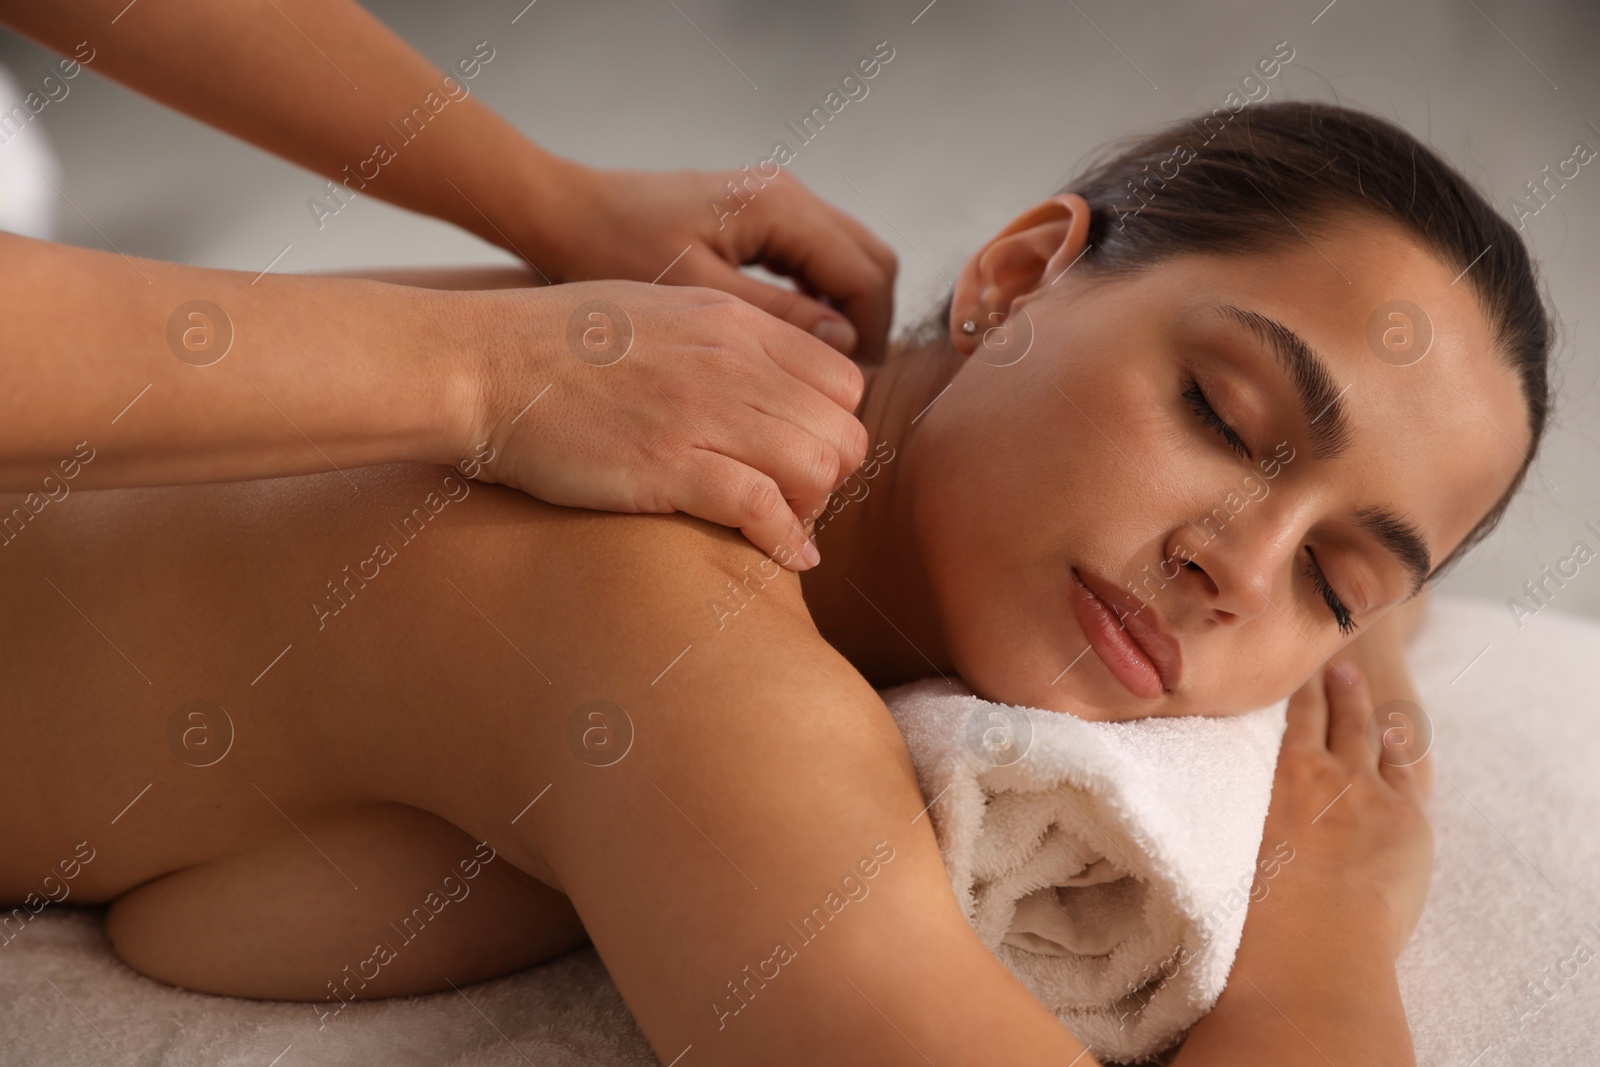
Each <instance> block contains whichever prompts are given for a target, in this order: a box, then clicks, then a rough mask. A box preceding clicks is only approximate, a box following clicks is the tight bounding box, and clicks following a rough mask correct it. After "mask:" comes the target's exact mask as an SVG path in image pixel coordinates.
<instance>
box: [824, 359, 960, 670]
mask: <svg viewBox="0 0 1600 1067" xmlns="http://www.w3.org/2000/svg"><path fill="white" fill-rule="evenodd" d="M961 358H962V357H961V356H960V355H959V354H958V353H957V352H956V351H955V349H954V348H952V347H951V345H950V342H949V340H948V339H946V338H942V337H941V338H937V339H935V340H933V341H930V342H925V343H922V344H918V345H915V346H913V347H904V348H899V349H896V350H894V351H891V352H890V354H889V356H888V357H887V358H886V359H885V360H884V362H883V364H882V365H879V366H873V367H867V368H864V369H865V371H866V375H867V382H866V390H865V392H864V393H863V395H862V400H861V408H860V412H859V416H860V418H861V422H862V424H863V425H864V426H866V428H867V433H868V439H869V440H870V441H871V444H870V445H869V446H868V450H867V462H866V463H865V464H864V465H863V467H862V469H861V470H858V471H857V472H856V473H855V474H853V475H851V477H850V478H849V479H847V480H846V481H845V483H844V484H843V485H842V486H841V487H840V489H839V491H837V492H835V493H834V495H833V497H832V498H830V500H829V502H828V510H825V511H824V512H823V514H822V516H820V517H819V518H818V520H817V526H818V533H817V546H818V548H819V549H820V550H821V552H822V563H821V565H820V566H817V567H814V568H813V569H811V570H809V571H806V572H804V573H803V575H802V576H801V588H802V590H803V591H804V594H805V599H806V606H807V607H808V608H809V609H810V610H811V616H812V619H813V620H814V621H815V622H816V624H817V629H818V630H819V631H820V632H821V634H822V636H823V637H824V638H825V639H827V641H828V642H829V643H830V644H832V645H833V646H834V647H835V648H836V649H838V650H839V652H840V653H841V654H842V655H843V656H844V657H845V658H846V659H848V660H849V661H850V663H851V664H852V665H853V666H854V667H855V668H856V669H857V670H859V671H861V673H862V674H863V675H865V676H866V678H867V680H868V681H869V682H871V683H872V684H873V685H876V686H885V685H892V684H897V683H899V682H904V681H910V680H913V679H916V678H925V677H929V676H931V675H934V674H943V675H953V674H954V670H953V668H952V666H951V664H950V662H949V658H948V655H947V653H946V651H945V644H944V634H943V631H942V628H941V626H940V624H939V614H938V612H937V610H936V605H935V603H934V600H933V594H932V589H931V586H930V584H929V582H928V580H927V561H926V560H924V559H923V558H922V555H921V552H920V549H919V541H918V538H917V537H916V536H915V511H914V509H913V507H912V505H913V496H914V494H913V486H914V484H915V477H916V476H915V471H916V431H917V423H918V420H919V418H920V417H921V415H922V413H923V412H924V411H926V410H927V408H928V407H929V406H930V405H931V404H933V403H934V402H935V401H936V400H937V398H938V397H939V396H940V395H941V392H942V391H943V390H944V388H945V387H946V386H947V385H948V384H949V382H950V379H951V377H952V376H953V375H954V374H955V371H956V370H957V368H958V367H959V366H960V360H961ZM891 449H892V450H893V451H891Z"/></svg>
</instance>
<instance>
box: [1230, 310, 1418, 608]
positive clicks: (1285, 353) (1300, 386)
mask: <svg viewBox="0 0 1600 1067" xmlns="http://www.w3.org/2000/svg"><path fill="white" fill-rule="evenodd" d="M1217 310H1218V311H1219V312H1221V313H1222V314H1223V315H1224V316H1226V317H1227V318H1230V319H1233V320H1234V321H1235V322H1238V323H1240V324H1241V325H1243V326H1244V327H1245V328H1247V329H1248V330H1250V332H1251V333H1254V334H1255V335H1256V336H1257V337H1259V338H1260V339H1261V340H1263V341H1265V342H1266V343H1267V344H1268V345H1269V346H1270V347H1271V348H1272V352H1273V355H1275V356H1276V357H1277V359H1278V363H1279V365H1281V366H1282V367H1283V369H1284V370H1285V371H1286V372H1287V373H1288V375H1289V381H1290V383H1291V384H1293V386H1294V389H1295V392H1296V394H1298V396H1299V398H1300V410H1301V411H1302V412H1303V413H1304V415H1305V418H1306V419H1307V420H1308V436H1309V437H1310V439H1311V454H1312V455H1313V456H1314V457H1316V458H1317V459H1335V458H1337V457H1338V456H1340V455H1342V454H1343V453H1344V451H1345V450H1346V449H1347V448H1348V447H1349V445H1350V420H1349V417H1348V413H1347V410H1346V408H1345V406H1344V401H1343V399H1342V398H1341V397H1342V394H1341V392H1340V391H1339V390H1337V389H1335V388H1334V379H1333V375H1332V374H1331V373H1330V372H1329V371H1328V364H1327V362H1326V361H1325V360H1323V359H1322V357H1321V356H1319V355H1317V353H1316V352H1315V351H1314V350H1313V349H1312V348H1311V346H1310V345H1308V344H1306V342H1305V339H1304V338H1303V337H1301V336H1300V335H1299V334H1297V333H1295V332H1294V331H1293V330H1291V329H1289V327H1287V326H1285V325H1284V324H1283V323H1281V322H1278V321H1277V320H1276V319H1269V318H1268V317H1267V316H1265V315H1262V314H1261V313H1259V312H1256V311H1250V310H1248V309H1246V308H1241V307H1237V306H1235V305H1233V304H1219V305H1218V306H1217ZM1356 524H1357V525H1358V526H1360V527H1361V528H1362V529H1363V530H1365V531H1366V532H1367V533H1368V534H1370V535H1371V536H1372V538H1373V539H1374V540H1376V541H1377V542H1378V544H1380V545H1382V546H1383V548H1384V550H1385V551H1386V552H1388V553H1389V554H1390V555H1392V556H1394V557H1395V558H1396V559H1397V560H1399V561H1400V565H1401V566H1402V567H1404V568H1405V571H1406V573H1407V574H1409V575H1410V576H1411V591H1410V593H1408V594H1407V597H1408V598H1409V597H1412V596H1415V595H1416V593H1417V591H1418V590H1419V589H1421V588H1422V586H1423V584H1424V583H1425V582H1426V581H1427V580H1428V575H1429V574H1431V573H1432V571H1433V556H1432V554H1431V553H1429V551H1428V542H1427V541H1426V540H1425V539H1424V538H1423V536H1422V532H1421V531H1420V530H1418V529H1417V527H1416V526H1415V525H1414V524H1412V523H1411V522H1409V521H1407V520H1406V519H1404V518H1402V517H1401V516H1399V515H1397V514H1395V513H1394V512H1392V511H1390V510H1389V509H1388V508H1383V507H1366V508H1362V509H1361V510H1360V511H1358V512H1356Z"/></svg>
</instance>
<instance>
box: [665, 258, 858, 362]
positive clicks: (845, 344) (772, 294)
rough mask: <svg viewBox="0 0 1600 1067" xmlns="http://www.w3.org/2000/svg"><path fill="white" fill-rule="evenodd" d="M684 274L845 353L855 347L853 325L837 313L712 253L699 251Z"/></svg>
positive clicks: (856, 345) (851, 351) (802, 294)
mask: <svg viewBox="0 0 1600 1067" xmlns="http://www.w3.org/2000/svg"><path fill="white" fill-rule="evenodd" d="M694 255H695V253H694V252H690V253H689V256H694ZM687 258H689V257H685V259H687ZM685 273H686V274H687V276H688V278H689V281H690V283H691V284H693V285H703V286H706V287H707V288H710V289H721V290H722V291H723V292H725V293H732V294H733V295H734V296H736V297H738V298H739V299H740V300H743V301H744V302H745V303H747V304H749V305H751V306H752V307H758V308H760V309H761V310H762V311H765V312H766V313H767V314H768V315H771V316H772V317H773V318H776V319H782V320H783V321H784V322H787V323H789V324H790V325H792V326H798V327H799V328H800V329H802V330H804V331H806V333H809V334H811V335H812V336H813V337H816V338H817V339H818V340H820V341H822V342H823V343H824V344H826V345H827V346H828V347H829V348H832V349H834V350H835V351H837V352H839V353H842V354H843V355H845V356H848V355H850V354H851V353H853V352H854V351H855V350H856V349H857V347H858V342H859V337H858V335H857V333H856V328H855V326H854V325H852V324H851V322H850V320H849V319H847V318H845V317H844V316H843V315H841V314H840V313H839V312H837V311H834V310H833V309H832V308H830V307H828V306H827V305H826V304H824V303H822V302H821V301H820V300H816V299H813V298H812V297H809V296H807V295H806V294H804V293H798V292H796V291H794V290H793V289H789V288H786V287H784V286H780V285H771V284H769V283H767V282H763V281H761V280H759V279H757V278H753V277H751V276H750V275H748V274H746V273H744V272H743V271H741V270H740V269H739V268H738V266H736V265H734V264H731V263H728V262H727V261H725V260H723V259H720V258H718V257H717V256H716V255H714V254H709V253H705V252H702V253H701V256H700V258H698V259H697V261H696V262H695V263H694V264H693V265H692V266H689V267H688V269H687V270H686V272H685Z"/></svg>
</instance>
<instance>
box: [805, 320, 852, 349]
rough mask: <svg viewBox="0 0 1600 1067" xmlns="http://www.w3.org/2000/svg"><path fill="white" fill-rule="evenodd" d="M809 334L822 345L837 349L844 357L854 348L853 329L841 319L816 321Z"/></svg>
mask: <svg viewBox="0 0 1600 1067" xmlns="http://www.w3.org/2000/svg"><path fill="white" fill-rule="evenodd" d="M811 332H812V333H814V334H816V336H817V339H818V340H819V341H821V342H822V343H823V344H825V345H828V346H829V347H830V348H837V349H838V350H839V351H841V352H843V353H845V354H846V355H849V354H850V352H851V350H853V349H854V348H855V346H856V331H855V328H854V327H853V326H851V325H850V324H849V323H848V322H845V321H844V320H843V319H818V320H817V324H816V325H815V326H813V327H811Z"/></svg>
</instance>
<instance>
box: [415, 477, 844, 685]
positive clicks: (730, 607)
mask: <svg viewBox="0 0 1600 1067" xmlns="http://www.w3.org/2000/svg"><path fill="white" fill-rule="evenodd" d="M418 487H420V483H419V486H418ZM469 492H470V494H471V496H472V497H473V498H475V499H472V500H470V501H467V503H469V505H471V506H468V507H465V508H462V509H461V511H462V514H461V517H460V519H459V520H458V521H457V523H455V524H454V527H455V530H456V536H455V538H454V539H455V540H456V542H457V547H458V548H459V549H460V550H462V551H466V550H468V549H469V548H470V551H471V552H472V553H473V554H474V555H475V556H477V557H478V558H480V559H483V558H498V559H500V560H501V561H503V563H504V568H503V572H504V573H505V574H507V575H508V576H512V577H513V578H514V580H516V581H518V582H519V583H523V584H524V588H526V589H528V590H529V591H530V592H531V591H534V590H537V592H538V595H539V596H540V598H541V599H542V600H544V601H545V602H546V603H547V604H551V605H558V604H559V605H562V608H561V610H562V611H563V612H564V613H565V615H566V620H565V625H568V626H570V627H573V628H575V629H586V628H589V627H595V626H599V627H606V628H610V629H611V630H612V631H613V632H615V633H616V634H617V636H618V638H619V639H620V638H622V637H624V636H631V637H634V638H636V639H637V640H639V641H645V642H648V641H649V640H650V637H649V635H650V633H651V632H652V631H654V632H667V633H674V634H682V635H684V640H685V642H690V641H693V640H694V639H695V637H694V635H702V636H704V637H709V636H710V635H713V634H722V633H724V632H726V631H728V630H730V629H733V628H735V627H739V628H741V629H744V630H748V631H750V635H751V636H752V637H754V636H756V634H757V633H758V632H765V631H768V630H769V629H770V630H771V631H772V632H773V635H774V636H776V635H778V634H781V635H782V638H783V639H784V640H785V641H787V642H790V643H791V645H794V644H795V643H797V642H798V643H799V644H800V645H802V646H803V645H806V644H809V643H811V642H815V644H816V646H817V648H818V649H819V650H826V651H828V652H832V648H831V646H829V645H828V643H827V642H826V641H825V640H824V639H823V638H822V637H821V635H820V634H818V633H817V630H816V627H815V625H814V624H813V623H812V620H811V614H810V611H809V610H808V609H807V607H806V604H805V599H804V597H803V596H802V594H801V588H800V580H799V576H798V575H797V574H795V573H794V572H792V571H789V570H785V569H784V568H782V567H780V566H779V565H778V564H777V563H776V562H775V561H774V560H773V559H772V558H771V557H770V556H768V555H766V554H765V553H763V552H762V551H761V550H760V549H758V548H756V547H755V546H754V545H752V544H751V543H750V542H749V541H747V540H746V539H745V538H744V536H743V535H742V534H740V533H739V531H737V530H733V529H729V528H727V527H724V526H718V525H715V524H713V523H709V522H705V521H703V520H701V519H697V518H694V517H693V516H690V515H684V514H664V515H662V514H618V513H612V512H600V511H590V510H587V509H583V508H568V507H561V506H557V505H552V504H547V503H544V502H543V501H540V500H536V499H534V498H532V497H529V496H527V495H526V494H524V493H521V492H517V491H515V490H511V489H506V488H504V487H502V486H498V485H489V484H483V483H477V482H473V483H470V490H469ZM447 551H453V549H447ZM679 647H680V648H681V647H683V645H682V644H680V645H679ZM793 651H794V652H796V653H799V652H800V651H801V648H799V647H795V648H794V649H793Z"/></svg>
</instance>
